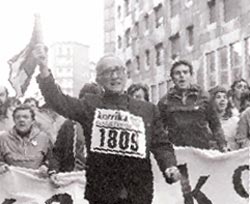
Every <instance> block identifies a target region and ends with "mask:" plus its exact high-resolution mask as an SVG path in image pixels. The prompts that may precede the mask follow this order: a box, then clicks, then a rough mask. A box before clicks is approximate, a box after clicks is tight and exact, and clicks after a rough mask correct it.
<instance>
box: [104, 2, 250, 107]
mask: <svg viewBox="0 0 250 204" xmlns="http://www.w3.org/2000/svg"><path fill="white" fill-rule="evenodd" d="M108 3H109V4H108ZM106 4H108V5H109V6H108V8H109V9H105V12H104V13H105V16H109V18H108V19H113V20H112V22H113V21H114V22H115V24H112V26H111V25H110V24H109V21H106V19H107V18H105V24H104V27H105V29H104V32H105V37H104V39H105V42H108V41H111V40H113V41H114V42H113V43H112V46H113V47H112V46H110V43H109V44H107V43H105V46H104V47H105V49H104V50H105V52H107V51H108V52H110V51H112V52H115V53H116V54H118V55H119V56H120V57H121V58H122V59H123V60H124V61H125V62H126V66H127V68H128V74H129V77H130V79H131V80H130V81H132V82H133V83H137V82H143V83H146V84H147V85H148V86H149V88H150V96H151V101H152V102H154V103H156V102H157V101H158V100H159V98H161V97H162V96H163V95H164V94H165V93H166V91H167V89H168V88H169V87H171V86H172V82H171V79H170V75H169V74H170V67H171V65H172V64H173V62H174V61H175V60H177V59H185V60H188V61H191V62H192V64H193V66H194V69H195V70H194V73H195V74H194V81H195V82H197V83H198V84H200V85H201V86H202V87H204V88H205V89H209V88H211V87H213V86H215V85H218V84H220V85H223V86H225V87H226V88H229V87H230V85H231V84H232V82H233V81H234V80H236V79H239V78H244V79H246V80H248V81H250V21H249V19H250V4H249V0H237V1H236V0H203V1H200V0H147V1H143V0H115V1H114V0H106ZM105 8H106V6H105ZM111 16H112V17H111ZM110 22H111V21H110ZM107 26H109V28H110V27H112V28H113V30H112V31H111V30H110V29H109V33H112V37H109V38H110V39H109V40H108V39H107V36H111V35H107V32H106V31H107V29H106V27H107ZM108 45H109V47H107V46H108Z"/></svg>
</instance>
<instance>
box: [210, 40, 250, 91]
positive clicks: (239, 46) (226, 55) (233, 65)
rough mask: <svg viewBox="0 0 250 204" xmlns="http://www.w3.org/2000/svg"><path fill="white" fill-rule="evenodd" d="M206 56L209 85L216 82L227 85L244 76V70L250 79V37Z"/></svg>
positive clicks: (211, 85)
mask: <svg viewBox="0 0 250 204" xmlns="http://www.w3.org/2000/svg"><path fill="white" fill-rule="evenodd" d="M205 57H206V67H207V79H208V80H207V86H208V87H213V86H215V85H216V84H221V85H225V86H227V85H228V84H231V83H232V82H233V81H235V80H237V79H240V78H242V77H243V72H244V70H246V71H245V72H246V73H245V74H244V78H246V79H248V80H249V79H250V38H246V39H245V41H243V42H242V41H238V42H235V43H232V44H230V45H229V46H225V47H222V48H219V49H217V50H216V51H213V52H210V53H207V54H206V55H205ZM244 67H245V69H244ZM243 69H244V70H243ZM217 76H218V77H217Z"/></svg>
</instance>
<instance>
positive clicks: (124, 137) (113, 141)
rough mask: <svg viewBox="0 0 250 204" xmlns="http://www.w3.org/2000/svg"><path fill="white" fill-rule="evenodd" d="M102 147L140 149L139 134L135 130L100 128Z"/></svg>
mask: <svg viewBox="0 0 250 204" xmlns="http://www.w3.org/2000/svg"><path fill="white" fill-rule="evenodd" d="M99 131H100V147H104V146H107V147H109V148H111V149H114V148H120V149H121V150H132V151H137V150H138V148H139V147H138V135H137V134H136V133H135V132H128V131H125V130H115V129H104V128H101V129H99Z"/></svg>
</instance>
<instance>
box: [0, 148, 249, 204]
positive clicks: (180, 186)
mask: <svg viewBox="0 0 250 204" xmlns="http://www.w3.org/2000/svg"><path fill="white" fill-rule="evenodd" d="M176 155H177V161H178V164H179V165H181V167H180V169H181V171H182V178H181V181H180V182H178V183H175V184H172V185H169V184H167V183H166V182H165V180H164V178H163V176H162V173H161V172H160V170H159V168H158V166H157V164H156V162H155V160H154V159H153V158H152V162H153V173H154V199H153V204H166V203H170V204H186V203H193V204H224V203H225V204H248V203H249V150H248V149H247V148H246V149H242V150H239V151H234V152H229V153H220V152H217V151H209V150H197V149H192V148H176ZM60 177H61V179H64V180H65V181H66V180H67V181H68V182H67V183H68V185H67V186H64V187H60V188H56V187H55V186H53V185H52V184H51V183H50V181H49V179H42V178H39V177H38V174H37V171H36V170H29V169H23V168H18V167H10V171H8V172H7V173H4V174H2V175H0V204H3V203H4V201H9V203H13V204H45V202H47V203H46V204H50V203H53V202H57V198H58V196H64V197H65V199H67V200H68V202H67V204H87V203H88V201H86V200H84V199H83V196H84V189H85V183H86V182H85V174H84V172H71V173H62V174H60ZM64 183H65V182H64ZM6 203H7V202H6Z"/></svg>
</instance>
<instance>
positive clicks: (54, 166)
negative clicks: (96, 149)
mask: <svg viewBox="0 0 250 204" xmlns="http://www.w3.org/2000/svg"><path fill="white" fill-rule="evenodd" d="M89 93H91V94H98V95H101V94H102V89H101V87H99V86H98V85H97V84H95V83H87V84H85V85H84V86H83V88H82V89H81V90H80V93H79V99H81V98H83V97H84V96H85V95H86V94H89ZM84 145H85V139H84V134H83V129H82V127H81V125H80V124H79V123H78V122H76V121H72V120H66V121H65V122H64V123H63V125H62V126H61V128H60V130H59V131H58V135H57V138H56V142H55V144H54V147H53V151H52V156H51V157H50V161H49V174H51V175H52V176H55V175H56V174H54V173H58V172H70V171H80V170H83V169H85V165H86V155H85V151H84V150H85V149H84Z"/></svg>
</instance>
